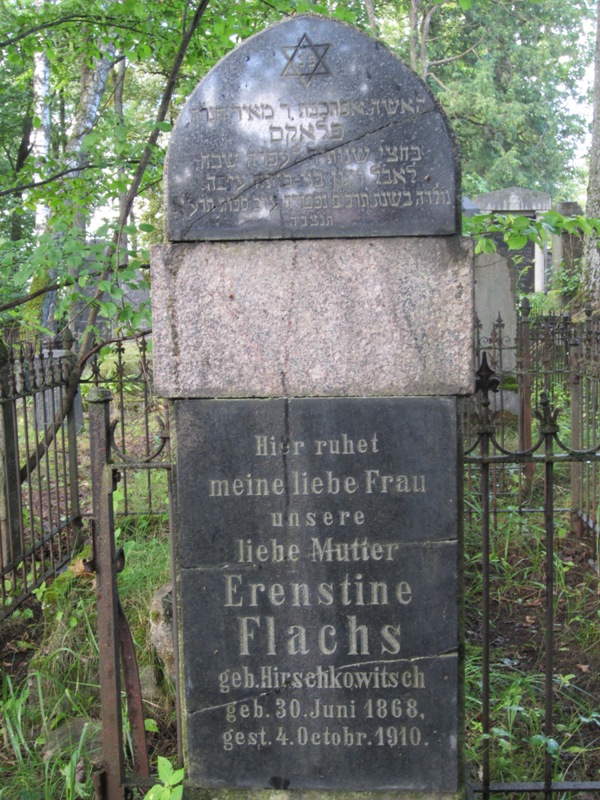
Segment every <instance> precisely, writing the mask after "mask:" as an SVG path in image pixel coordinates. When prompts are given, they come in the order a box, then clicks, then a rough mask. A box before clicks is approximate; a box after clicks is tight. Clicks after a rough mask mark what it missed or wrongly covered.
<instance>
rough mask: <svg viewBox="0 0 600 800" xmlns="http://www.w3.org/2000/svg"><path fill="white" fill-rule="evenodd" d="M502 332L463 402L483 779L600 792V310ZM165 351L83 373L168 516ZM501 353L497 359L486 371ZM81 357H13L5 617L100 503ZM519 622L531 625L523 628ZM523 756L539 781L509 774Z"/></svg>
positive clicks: (473, 687)
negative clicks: (586, 710) (571, 603)
mask: <svg viewBox="0 0 600 800" xmlns="http://www.w3.org/2000/svg"><path fill="white" fill-rule="evenodd" d="M503 331H504V323H503V322H502V319H501V318H500V317H499V318H498V320H497V322H496V324H495V325H494V328H493V330H492V331H491V332H490V334H489V335H488V336H486V337H484V336H483V335H482V332H481V330H478V331H477V337H476V351H477V365H478V368H479V376H478V380H479V388H480V394H479V397H478V398H477V399H476V400H474V399H470V400H468V401H465V413H464V420H465V439H466V447H465V449H466V451H467V452H466V456H465V462H466V463H465V467H466V469H465V474H466V479H465V488H466V510H467V513H466V537H465V538H466V561H467V570H466V571H467V574H468V578H469V579H468V581H467V588H466V592H467V603H466V605H467V613H466V623H467V624H466V647H467V649H469V651H470V652H469V658H468V660H467V664H468V665H469V669H468V674H467V676H466V678H467V680H466V685H467V705H468V713H469V719H470V722H469V728H468V735H467V742H468V749H469V760H470V763H471V764H472V765H473V776H472V778H473V784H474V789H475V791H476V792H478V793H480V794H482V795H483V797H484V798H488V797H492V796H502V797H504V798H509V797H510V798H512V797H516V796H520V795H522V794H523V793H530V794H533V795H534V796H543V797H544V798H545V800H551V798H554V800H556V798H557V797H561V796H566V795H569V796H571V798H574V797H575V798H581V800H583V798H585V800H588V799H589V798H591V797H593V796H594V794H596V795H597V794H598V793H599V792H600V781H598V780H597V777H598V775H597V769H598V761H596V762H592V764H591V766H589V767H588V766H586V764H585V756H584V754H585V752H586V751H593V749H594V746H593V742H594V741H595V740H594V736H595V731H596V729H597V728H598V727H599V726H600V718H591V717H590V718H589V719H588V718H587V717H585V715H584V714H583V712H582V710H581V709H582V705H581V703H580V702H579V699H580V697H581V696H582V693H583V692H585V691H586V685H587V684H586V681H587V680H588V678H587V676H588V675H589V674H590V671H591V672H592V673H593V670H597V669H598V668H599V667H600V664H598V658H599V656H598V652H597V651H598V649H600V648H598V647H597V646H596V648H595V651H594V650H593V649H590V648H592V647H593V646H594V642H593V641H591V642H589V643H588V648H589V649H588V651H586V650H585V643H584V645H582V644H581V642H579V641H578V638H577V637H578V636H579V637H581V636H583V630H584V627H585V626H584V624H583V622H582V621H581V619H582V618H583V616H584V612H585V614H587V615H588V616H590V615H591V616H592V617H593V615H594V614H596V615H597V611H598V575H597V571H596V570H597V564H598V550H597V537H598V524H599V517H598V505H599V502H600V501H599V487H598V482H599V477H600V475H599V470H600V466H599V464H598V461H599V458H600V454H599V453H598V449H599V444H598V425H599V422H600V420H599V414H600V409H599V402H600V401H599V395H600V389H599V384H600V324H599V322H598V321H597V320H594V319H593V318H592V317H591V315H590V314H588V315H586V316H585V318H584V319H583V320H582V321H580V322H576V323H575V322H573V321H572V320H571V318H569V317H551V318H546V319H537V318H532V317H531V316H530V314H529V313H528V309H527V307H525V308H523V313H522V314H521V317H520V319H519V323H518V336H517V340H516V341H512V342H511V341H507V339H506V337H505V336H504V333H503ZM149 349H150V348H149V339H148V338H147V337H145V336H141V337H139V338H138V339H136V340H132V341H129V342H125V341H115V342H111V343H104V344H103V345H99V346H98V347H97V348H96V349H95V352H94V354H93V356H92V357H91V358H90V360H89V364H88V368H87V370H86V372H85V373H84V378H83V381H82V383H81V386H80V388H81V393H82V395H83V399H84V412H83V424H86V421H87V411H86V409H85V405H86V402H85V397H86V394H87V391H88V390H90V389H91V388H92V387H100V388H104V389H109V390H110V392H111V395H112V398H113V400H112V410H111V414H112V415H115V416H116V417H117V421H116V423H113V424H112V425H111V426H110V448H111V450H112V452H113V455H114V457H113V459H112V464H113V467H114V468H115V469H117V470H118V472H119V473H120V475H121V476H122V480H121V482H120V485H119V487H118V489H117V492H116V498H114V499H116V504H117V508H116V511H117V513H118V514H126V515H128V516H131V515H137V514H145V515H146V514H166V513H167V512H168V505H169V491H168V486H169V477H168V472H169V470H168V467H169V466H170V464H169V462H170V456H169V451H168V414H167V413H166V410H165V409H164V408H163V406H162V403H161V401H159V400H157V399H156V398H155V397H154V396H153V394H152V390H151V359H150V356H149ZM484 352H485V353H486V354H487V357H489V362H490V364H491V367H492V369H490V370H486V368H485V365H484V366H483V369H481V359H482V355H483V353H484ZM72 361H73V356H72V354H71V353H70V351H69V349H68V346H67V348H66V352H64V353H62V354H60V355H58V354H57V352H56V350H52V352H50V350H48V351H46V350H37V351H35V352H34V350H33V349H32V348H28V347H27V346H24V345H23V346H19V347H15V348H13V349H12V350H9V351H8V352H7V353H6V354H5V355H4V356H3V358H2V361H1V364H0V366H1V381H0V407H1V409H2V418H1V422H2V428H1V432H0V436H2V439H1V442H0V443H1V453H2V459H1V461H2V469H3V476H2V478H3V486H4V491H3V494H2V499H1V503H2V505H1V506H0V532H1V536H0V617H3V616H6V615H7V614H9V613H10V612H11V611H12V609H14V608H15V607H16V605H18V603H20V602H22V601H23V599H25V598H26V597H27V596H28V594H30V593H31V592H32V591H33V590H34V589H35V588H36V587H38V586H40V585H41V584H42V583H43V581H44V580H47V579H48V578H49V577H50V576H52V575H54V574H56V572H57V571H58V570H59V569H61V568H62V566H64V564H65V563H66V562H67V561H68V560H69V559H70V557H71V555H72V553H73V549H74V547H75V546H76V545H77V544H79V543H80V541H81V526H82V523H83V522H85V519H86V517H88V516H89V515H90V514H91V500H90V497H89V495H90V483H91V478H90V469H89V465H90V457H89V456H90V454H89V452H88V451H87V450H86V446H85V444H84V443H85V442H87V441H88V437H87V435H86V436H80V437H77V433H76V432H77V427H78V425H79V424H81V421H82V420H81V418H79V422H78V419H77V411H76V407H75V406H74V407H73V408H72V410H71V411H70V412H69V415H68V416H67V417H66V419H65V421H64V423H63V424H62V425H60V426H53V423H54V421H55V420H57V413H58V410H59V409H60V407H61V405H62V403H63V401H64V395H65V392H66V390H67V387H68V384H69V378H70V376H71V368H72V367H71V365H72ZM559 407H562V411H560V413H559V412H558V408H559ZM50 429H52V430H53V434H55V435H53V437H47V432H48V431H49V430H50ZM45 438H48V445H47V447H46V448H42V449H40V448H39V442H40V441H42V440H44V439H45ZM78 438H79V440H80V442H79V449H78ZM33 453H37V454H38V455H37V456H36V458H35V459H33V458H32V454H33ZM157 456H159V458H157ZM80 495H81V497H80ZM515 520H516V521H515ZM522 542H526V543H527V545H528V547H527V548H524V547H523V548H522V549H519V548H520V543H522ZM576 559H580V563H579V564H578V567H577V569H576V568H575V560H576ZM570 563H573V564H574V566H573V568H571V567H569V564H570ZM515 569H516V570H518V574H517V575H514V574H513V573H511V570H515ZM511 576H512V577H511ZM572 576H576V579H577V580H578V581H579V582H580V585H578V586H574V587H571V588H576V589H578V591H579V594H580V595H581V597H582V598H583V601H582V603H583V605H581V606H580V607H577V608H575V609H574V610H572V609H565V603H567V601H568V598H569V597H572V596H573V593H570V592H569V591H568V589H569V586H570V584H569V581H572ZM513 577H514V580H513V579H512V578H513ZM516 586H518V587H520V594H517V592H516V590H515V588H514V587H516ZM523 587H525V591H523ZM586 604H587V605H586ZM584 606H585V607H584ZM578 618H579V619H578ZM508 624H510V625H513V626H515V630H518V631H519V633H518V635H517V636H516V637H515V636H512V637H511V638H510V640H509V637H507V636H506V625H508ZM596 625H597V621H596ZM586 630H589V628H586ZM596 630H597V627H596ZM113 633H114V632H113ZM513 633H514V631H513ZM597 643H598V642H597V638H596V640H595V644H596V645H597ZM576 647H577V648H579V650H578V651H577V652H582V653H587V652H589V660H588V662H584V661H582V662H581V664H580V665H579V667H582V668H586V669H588V670H589V671H588V672H586V671H584V670H583V669H582V670H580V669H579V667H578V666H577V664H575V665H574V666H573V665H569V663H568V656H569V655H570V654H571V653H572V652H575V648H576ZM565 648H566V652H565ZM594 659H595V660H594ZM592 677H593V675H592ZM558 695H560V697H558ZM119 697H120V695H119ZM119 697H117V699H116V700H115V702H118V700H119ZM557 699H560V703H559V702H557ZM586 719H588V721H587V722H586V721H585V720H586ZM573 720H575V723H573ZM565 731H566V732H567V733H565ZM595 747H596V751H597V750H598V748H597V742H596V745H595ZM518 759H520V760H522V761H523V762H524V763H525V764H526V765H527V769H528V773H527V774H529V775H530V776H531V780H530V781H529V782H528V783H521V784H515V783H511V782H510V781H509V780H507V779H506V777H505V773H506V769H505V768H506V764H507V762H508V761H511V760H518ZM586 769H587V770H588V771H587V772H586ZM595 770H596V771H595ZM575 773H576V774H577V778H576V779H575V778H572V776H573V775H574V774H575ZM571 778H572V779H571Z"/></svg>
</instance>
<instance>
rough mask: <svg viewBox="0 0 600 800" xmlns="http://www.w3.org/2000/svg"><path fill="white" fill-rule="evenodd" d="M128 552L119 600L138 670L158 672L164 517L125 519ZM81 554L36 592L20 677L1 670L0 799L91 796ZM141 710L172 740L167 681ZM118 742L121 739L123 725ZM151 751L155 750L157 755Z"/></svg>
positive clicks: (123, 539) (89, 665)
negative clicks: (32, 633)
mask: <svg viewBox="0 0 600 800" xmlns="http://www.w3.org/2000/svg"><path fill="white" fill-rule="evenodd" d="M118 539H119V543H120V544H121V545H122V546H123V547H124V549H125V552H126V567H125V570H124V571H123V572H122V573H121V574H120V576H119V585H120V593H121V600H122V603H123V606H124V609H125V613H126V615H127V617H128V620H129V623H130V626H131V628H132V632H133V636H134V640H135V642H136V645H137V654H138V662H139V665H140V668H142V669H143V668H144V667H146V668H148V669H151V670H153V669H155V668H156V667H157V665H156V663H155V656H154V653H153V650H152V648H151V645H150V642H149V634H148V629H149V622H148V608H149V605H150V600H151V597H152V595H153V593H154V592H155V591H156V590H157V589H158V588H159V587H160V586H161V585H163V584H164V583H166V582H168V580H169V579H170V547H169V541H168V526H167V523H166V521H165V518H164V517H160V518H158V520H157V519H156V518H152V517H138V518H135V519H133V520H125V521H124V522H123V524H122V525H121V529H120V531H119V532H118ZM85 556H89V552H84V553H82V554H80V555H79V556H78V557H77V558H76V559H74V561H73V562H72V563H71V564H70V566H69V568H68V569H67V570H66V571H65V572H64V573H62V574H61V575H60V576H59V577H58V578H56V579H55V580H54V581H53V582H52V583H51V584H50V585H49V586H48V587H47V588H46V589H45V591H43V592H40V599H41V604H40V606H41V612H40V613H41V617H40V618H39V621H38V623H37V624H38V625H39V626H40V628H41V635H40V639H39V642H38V644H37V647H36V650H35V654H34V656H33V657H32V658H31V660H30V661H29V664H28V668H27V675H26V676H21V678H20V679H19V681H18V682H17V680H13V679H12V678H11V676H10V675H9V674H7V673H4V674H3V679H2V699H1V703H0V706H1V708H0V711H1V714H0V720H1V721H0V741H1V742H2V748H1V751H0V800H62V799H63V798H64V800H71V799H72V798H78V797H93V787H92V783H91V770H92V758H93V757H97V756H98V753H97V750H98V747H99V746H100V741H99V731H100V725H99V719H98V714H99V686H98V642H97V639H96V633H95V631H96V620H95V586H94V580H93V576H89V575H88V574H87V573H85V572H84V571H83V570H82V561H81V559H82V557H85ZM145 713H146V714H147V716H148V718H150V719H152V720H153V722H154V724H150V725H149V727H150V728H152V729H154V730H156V731H158V732H159V733H158V734H153V737H154V742H155V745H156V747H157V752H158V751H159V747H158V746H159V744H162V745H163V746H164V743H161V742H160V741H159V740H160V738H161V734H162V736H163V737H164V738H165V741H166V744H167V746H169V745H170V743H171V742H170V741H169V735H167V732H168V731H171V734H170V738H171V740H172V735H173V734H172V730H173V728H174V694H173V687H172V685H170V684H169V682H168V681H166V682H165V685H164V687H163V691H162V694H161V697H160V699H157V697H156V696H153V697H152V698H151V700H150V702H149V703H147V704H146V707H145ZM124 725H125V730H124V734H125V740H126V741H127V738H128V731H127V723H126V722H125V723H124ZM155 755H156V753H155Z"/></svg>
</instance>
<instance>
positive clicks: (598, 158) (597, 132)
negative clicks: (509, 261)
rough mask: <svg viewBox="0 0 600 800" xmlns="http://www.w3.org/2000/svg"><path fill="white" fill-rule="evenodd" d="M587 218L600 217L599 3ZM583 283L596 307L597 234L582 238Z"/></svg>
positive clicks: (599, 291)
mask: <svg viewBox="0 0 600 800" xmlns="http://www.w3.org/2000/svg"><path fill="white" fill-rule="evenodd" d="M586 214H587V216H588V217H596V218H598V217H600V0H598V8H597V16H596V49H595V53H594V116H593V121H592V148H591V152H590V173H589V178H588V191H587V206H586ZM583 283H584V287H585V291H586V293H587V294H588V295H589V298H588V299H589V300H591V301H592V302H593V304H594V305H596V306H597V305H598V304H600V240H599V238H598V236H597V234H595V235H592V236H586V237H585V239H584V245H583Z"/></svg>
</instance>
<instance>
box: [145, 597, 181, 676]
mask: <svg viewBox="0 0 600 800" xmlns="http://www.w3.org/2000/svg"><path fill="white" fill-rule="evenodd" d="M150 641H151V642H152V646H153V647H154V650H155V652H156V655H157V656H158V658H159V659H160V662H161V664H162V666H163V669H164V671H165V672H166V673H167V674H168V675H169V677H170V678H171V680H172V681H173V682H175V679H176V675H175V645H174V637H173V584H171V583H167V584H166V585H165V586H162V587H161V588H160V589H159V590H158V591H157V592H156V593H155V595H154V597H153V598H152V602H151V604H150Z"/></svg>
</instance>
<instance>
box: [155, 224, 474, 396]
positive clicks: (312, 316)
mask: <svg viewBox="0 0 600 800" xmlns="http://www.w3.org/2000/svg"><path fill="white" fill-rule="evenodd" d="M151 260H152V265H151V266H152V309H153V331H154V337H153V338H154V379H155V388H156V391H157V392H158V393H159V394H160V395H162V396H165V397H171V398H180V397H277V396H287V397H332V396H347V397H362V396H369V397H377V396H396V397H397V396H404V395H412V396H418V395H462V394H470V393H471V392H472V391H473V366H472V365H473V361H472V326H473V270H472V251H471V246H470V243H469V242H467V241H466V240H463V239H461V238H458V237H427V238H417V239H412V238H411V239H408V238H391V239H390V238H377V239H335V240H306V241H268V242H215V243H211V242H198V243H189V244H188V243H182V244H170V245H156V246H155V247H154V248H153V251H152V259H151Z"/></svg>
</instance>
